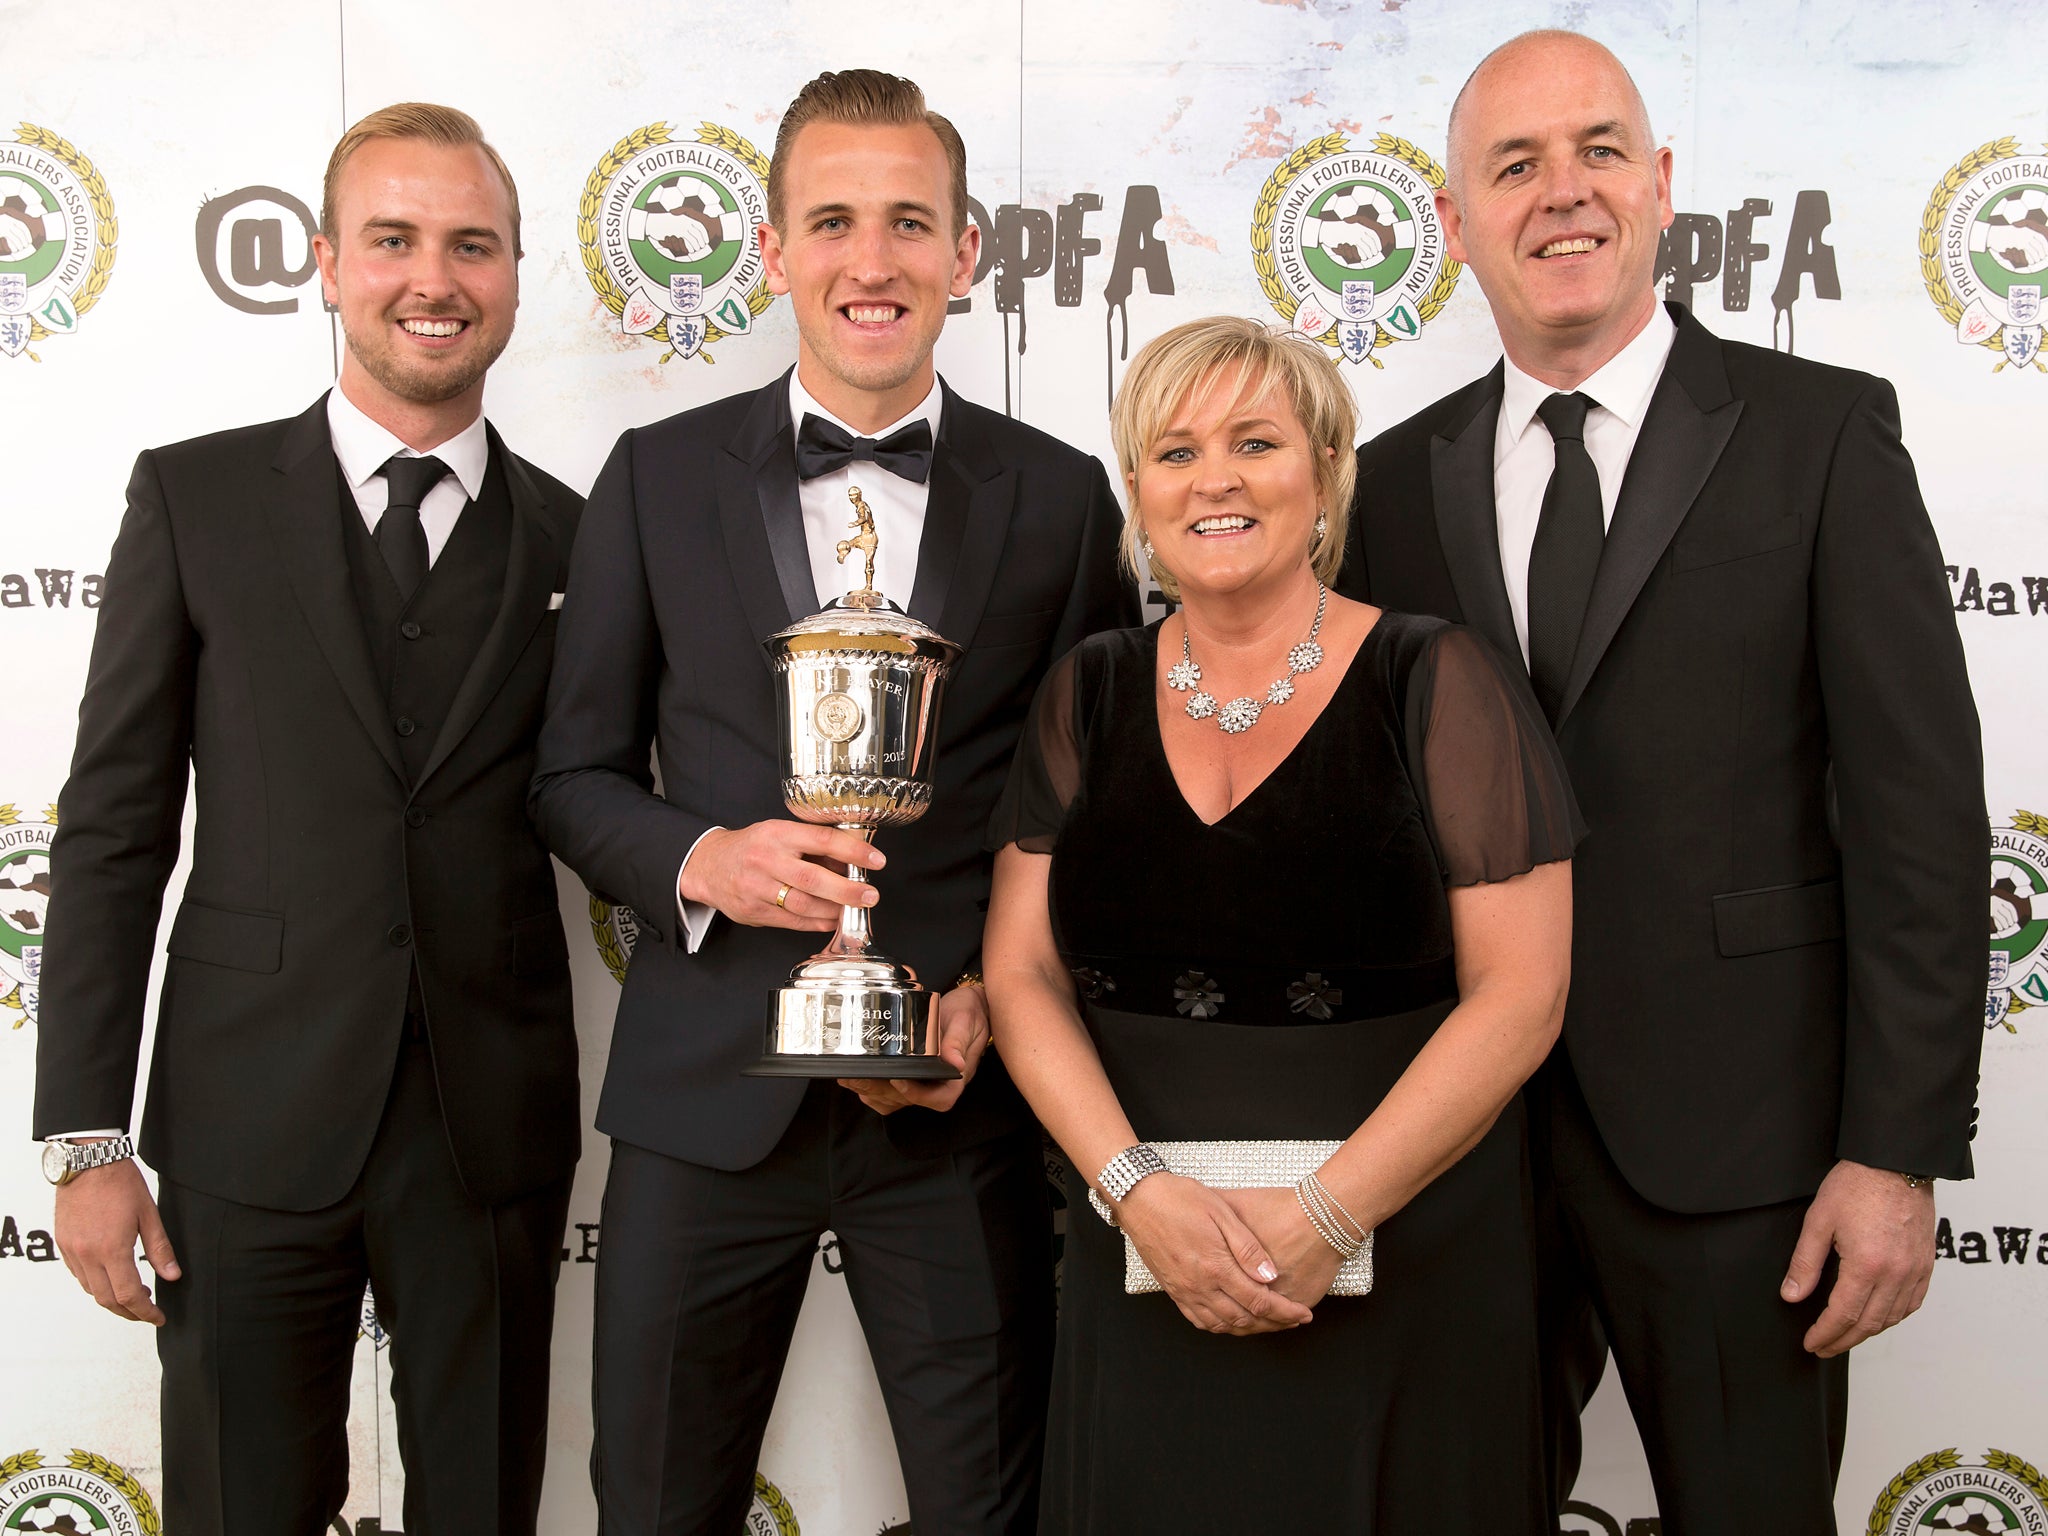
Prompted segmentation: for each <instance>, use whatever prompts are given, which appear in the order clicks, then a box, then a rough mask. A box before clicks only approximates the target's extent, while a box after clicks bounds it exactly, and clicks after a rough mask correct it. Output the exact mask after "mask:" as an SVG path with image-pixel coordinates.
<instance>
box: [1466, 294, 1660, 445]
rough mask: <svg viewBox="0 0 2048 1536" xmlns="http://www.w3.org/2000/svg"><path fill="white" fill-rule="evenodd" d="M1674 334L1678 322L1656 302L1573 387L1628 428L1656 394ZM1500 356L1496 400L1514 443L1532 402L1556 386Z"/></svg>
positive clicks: (1523, 428) (1530, 417)
mask: <svg viewBox="0 0 2048 1536" xmlns="http://www.w3.org/2000/svg"><path fill="white" fill-rule="evenodd" d="M1677 336H1678V327H1677V326H1676V325H1675V324H1674V323H1673V322H1672V319H1671V312H1670V311H1669V310H1667V309H1666V308H1665V307H1664V306H1663V305H1662V304H1658V305H1655V306H1653V308H1652V311H1651V314H1650V323H1649V324H1648V325H1646V326H1644V327H1643V328H1642V329H1641V330H1640V331H1637V332H1636V334H1635V336H1634V337H1633V338H1632V339H1631V340H1630V342H1629V344H1628V345H1627V346H1625V347H1623V348H1622V349H1621V350H1620V351H1619V352H1617V353H1615V354H1614V356H1612V357H1610V358H1609V359H1608V360H1607V361H1606V362H1604V363H1602V364H1601V365H1600V367H1599V368H1598V369H1596V370H1595V371H1594V373H1593V375H1592V376H1591V377H1590V378H1588V379H1587V380H1586V381H1585V382H1584V383H1583V384H1581V385H1580V386H1579V388H1578V393H1580V394H1583V395H1586V396H1588V397H1590V398H1591V400H1592V401H1593V403H1594V404H1595V405H1597V406H1599V407H1601V408H1602V409H1603V410H1606V411H1608V412H1610V413H1611V414H1613V415H1615V416H1619V417H1620V418H1621V419H1622V420H1623V421H1625V422H1627V423H1628V424H1629V425H1630V426H1631V427H1639V426H1641V425H1642V420H1643V413H1644V412H1645V411H1647V410H1648V409H1649V408H1650V396H1651V395H1653V394H1655V393H1656V390H1657V380H1658V379H1659V378H1660V377H1661V376H1662V375H1663V372H1664V360H1665V359H1666V358H1667V357H1669V356H1670V355H1671V343H1672V342H1673V341H1674V340H1676V339H1677ZM1502 361H1503V362H1504V363H1505V364H1506V365H1507V376H1506V381H1505V385H1504V387H1503V391H1502V394H1501V402H1500V419H1501V425H1502V426H1503V427H1504V428H1506V430H1507V434H1508V441H1509V442H1510V443H1519V442H1520V441H1521V440H1522V434H1523V433H1524V432H1526V431H1528V430H1529V423H1530V422H1531V421H1533V420H1535V418H1536V407H1537V406H1539V405H1541V404H1542V403H1543V402H1544V401H1545V400H1548V399H1549V398H1550V397H1551V396H1552V395H1554V394H1556V393H1557V389H1556V387H1555V386H1554V385H1550V384H1546V383H1544V382H1543V381H1542V380H1541V379H1539V378H1535V377H1533V376H1532V375H1530V374H1526V373H1524V372H1523V371H1522V370H1521V369H1519V368H1517V367H1516V366H1515V362H1514V359H1513V358H1504V359H1503V360H1502Z"/></svg>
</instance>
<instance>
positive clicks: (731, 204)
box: [576, 123, 774, 362]
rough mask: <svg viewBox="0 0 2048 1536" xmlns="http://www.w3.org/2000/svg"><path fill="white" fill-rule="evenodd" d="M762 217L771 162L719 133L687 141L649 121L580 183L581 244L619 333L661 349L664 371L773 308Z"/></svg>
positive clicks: (705, 128) (704, 128)
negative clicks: (758, 237)
mask: <svg viewBox="0 0 2048 1536" xmlns="http://www.w3.org/2000/svg"><path fill="white" fill-rule="evenodd" d="M767 219H768V161H767V159H766V158H765V157H764V156H763V155H762V154H761V152H760V151H759V150H757V149H756V148H754V146H753V145H752V144H749V143H748V142H747V141H746V140H745V139H743V138H741V137H740V136H739V135H738V134H736V133H734V132H733V131H732V130H731V129H730V128H721V127H719V126H718V125H717V124H716V123H701V124H699V125H698V128H697V136H696V138H695V140H694V141H691V140H681V141H679V140H674V139H671V138H670V136H669V128H668V124H666V123H651V124H649V125H648V126H647V127H645V128H636V129H634V130H633V131H632V132H631V133H629V134H627V135H626V136H625V137H624V138H623V139H621V140H619V142H618V143H616V144H614V145H613V146H612V147H611V149H610V151H609V152H607V153H606V155H605V156H604V158H603V159H601V160H599V161H598V162H597V166H596V168H595V169H594V170H592V171H591V173H590V176H589V178H588V179H587V180H586V181H585V182H584V183H583V200H582V202H581V204H580V205H579V206H578V209H577V217H576V238H577V240H578V242H579V243H580V244H581V245H582V248H583V270H584V272H585V274H586V275H587V276H588V277H589V279H590V286H591V287H592V288H593V289H594V290H595V291H596V293H597V296H598V297H599V298H600V299H602V300H603V301H604V306H605V308H606V309H609V310H610V311H611V312H612V314H613V315H614V316H616V317H617V319H618V322H619V329H620V331H621V332H623V333H624V334H625V335H627V336H651V337H653V338H654V339H655V340H656V341H664V342H667V343H668V351H666V352H664V353H662V355H661V359H660V360H661V361H662V362H667V361H668V360H669V358H671V357H685V358H687V357H694V356H696V355H697V354H698V353H699V352H700V351H703V350H704V348H706V347H707V346H709V345H710V344H711V343H713V342H717V341H723V340H724V339H725V338H726V337H728V336H743V335H745V334H746V333H747V332H748V331H749V330H751V329H753V325H754V321H755V319H756V318H757V317H759V316H760V314H761V313H762V312H763V311H764V310H766V309H767V308H768V306H769V305H770V304H771V303H773V302H774V295H773V294H771V293H769V291H768V285H767V283H766V282H765V281H764V279H763V276H762V260H761V249H760V246H759V245H758V244H757V243H756V241H755V239H754V231H755V230H756V229H757V228H759V227H760V226H761V225H762V224H764V223H766V222H767ZM704 356H705V360H706V361H709V360H710V356H711V354H710V353H709V352H705V353H704Z"/></svg>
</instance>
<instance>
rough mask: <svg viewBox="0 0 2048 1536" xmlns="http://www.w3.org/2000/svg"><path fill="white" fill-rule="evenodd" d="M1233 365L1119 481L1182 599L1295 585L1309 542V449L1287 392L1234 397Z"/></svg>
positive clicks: (1312, 512)
mask: <svg viewBox="0 0 2048 1536" xmlns="http://www.w3.org/2000/svg"><path fill="white" fill-rule="evenodd" d="M1240 384H1241V369H1240V368H1238V367H1235V366H1233V367H1229V368H1225V369H1223V370H1221V371H1219V372H1217V373H1214V374H1211V375H1210V376H1209V377H1208V378H1206V379H1204V380H1202V381H1201V382H1200V383H1199V384H1197V385H1196V387H1195V388H1194V389H1193V390H1191V391H1189V395H1188V398H1187V399H1186V400H1185V401H1183V402H1182V403H1181V405H1180V407H1179V408H1178V409H1177V410H1175V411H1174V412H1173V414H1172V415H1171V416H1170V417H1169V418H1168V420H1167V424H1166V428H1165V430H1164V431H1162V432H1161V433H1160V434H1159V436H1158V438H1157V440H1155V441H1154V442H1152V443H1150V444H1148V445H1147V447H1146V449H1145V453H1144V457H1143V458H1142V460H1141V461H1140V462H1139V465H1138V468H1137V469H1136V470H1135V471H1134V472H1132V473H1131V474H1130V475H1129V476H1128V477H1127V483H1128V485H1129V488H1130V493H1131V497H1132V503H1133V505H1134V506H1135V507H1136V508H1137V516H1138V518H1139V520H1140V521H1141V523H1142V524H1143V526H1144V530H1145V536H1146V537H1147V538H1149V539H1151V541H1152V558H1153V560H1154V561H1155V562H1156V563H1157V564H1158V565H1159V566H1160V567H1161V568H1162V569H1164V570H1165V571H1166V573H1167V574H1168V575H1169V576H1171V577H1172V578H1173V579H1174V580H1175V582H1176V583H1177V584H1178V585H1179V588H1180V593H1181V596H1182V598H1183V599H1188V598H1192V599H1194V600H1195V601H1200V599H1201V598H1202V597H1204V596H1222V595H1230V594H1240V593H1244V592H1247V591H1250V590H1252V589H1254V588H1259V587H1277V586H1281V585H1284V584H1285V583H1287V582H1291V581H1299V580H1301V579H1303V576H1302V573H1303V572H1305V571H1306V570H1307V569H1308V565H1309V546H1310V543H1311V541H1312V539H1313V537H1314V532H1315V521H1316V511H1317V507H1316V500H1317V496H1318V494H1319V491H1320V487H1319V486H1318V484H1317V479H1316V473H1315V460H1314V457H1313V455H1314V453H1315V448H1314V446H1313V444H1312V443H1311V442H1310V440H1309V434H1308V432H1307V430H1306V429H1305V428H1304V427H1303V426H1302V424H1301V421H1300V418H1299V417H1297V416H1296V414H1295V409H1294V404H1293V402H1292V401H1291V400H1289V399H1288V396H1287V391H1286V389H1285V388H1284V386H1282V385H1281V384H1279V383H1277V382H1276V383H1274V384H1273V385H1271V386H1270V387H1269V388H1267V389H1266V390H1264V391H1262V392H1261V393H1259V394H1257V395H1254V396H1252V397H1251V398H1249V399H1243V400H1240V399H1239V398H1238V395H1239V393H1240Z"/></svg>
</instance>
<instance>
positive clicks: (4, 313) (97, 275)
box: [0, 123, 120, 362]
mask: <svg viewBox="0 0 2048 1536" xmlns="http://www.w3.org/2000/svg"><path fill="white" fill-rule="evenodd" d="M119 233H120V225H119V224H118V222H117V221H116V220H115V218H114V199H113V196H112V194H110V193H109V192H108V191H107V184H106V182H105V181H104V180H102V179H101V177H100V173H99V172H98V171H97V170H96V169H94V167H93V163H92V162H91V161H90V160H88V159H86V157H85V156H84V155H82V154H80V153H79V151H78V148H77V146H75V145H73V144H72V143H70V142H69V141H68V140H66V139H62V138H60V137H58V136H57V135H56V134H54V133H52V132H50V130H49V129H47V128H38V127H37V126H36V125H35V124H34V123H23V124H22V125H21V128H20V130H19V131H18V132H17V133H16V134H15V136H14V138H13V139H11V140H0V356H4V357H24V356H25V357H27V358H28V359H29V361H31V362H40V361H42V359H41V358H39V357H37V356H36V354H35V353H34V352H32V351H30V350H29V349H30V348H31V347H33V346H34V345H35V344H36V343H37V342H39V341H42V340H45V339H46V338H48V337H51V336H68V335H70V334H71V333H72V332H73V331H75V330H77V329H78V322H79V319H80V317H81V316H83V315H84V314H85V313H86V311H87V310H89V309H91V308H92V307H93V305H95V304H97V303H98V302H99V301H100V295H101V294H102V293H104V292H105V291H106V287H107V279H108V278H109V277H111V276H112V275H113V271H114V242H115V239H116V237H117V236H118V235H119Z"/></svg>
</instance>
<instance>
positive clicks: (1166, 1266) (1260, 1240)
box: [1117, 1173, 1343, 1338]
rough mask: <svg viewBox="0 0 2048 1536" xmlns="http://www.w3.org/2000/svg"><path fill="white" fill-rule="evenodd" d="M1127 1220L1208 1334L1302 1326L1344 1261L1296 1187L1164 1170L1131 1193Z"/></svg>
mask: <svg viewBox="0 0 2048 1536" xmlns="http://www.w3.org/2000/svg"><path fill="white" fill-rule="evenodd" d="M1117 1222H1118V1224H1119V1225H1120V1226H1121V1227H1122V1228H1123V1229H1124V1231H1125V1232H1126V1233H1128V1234H1129V1236H1130V1239H1131V1241H1132V1242H1133V1243H1135V1244H1136V1245H1137V1248H1138V1253H1139V1255H1140V1256H1141V1257H1142V1258H1143V1259H1144V1260H1145V1264H1146V1266H1147V1267H1148V1268H1149V1269H1150V1270H1151V1271H1152V1273H1153V1275H1154V1276H1155V1277H1156V1278H1157V1279H1158V1281H1159V1284H1160V1285H1161V1287H1162V1288H1164V1290H1165V1291H1166V1294H1167V1295H1168V1296H1169V1297H1171V1298H1172V1299H1173V1304H1174V1305H1175V1306H1177V1307H1179V1308H1180V1312H1181V1316H1183V1317H1185V1318H1186V1319H1187V1320H1188V1321H1189V1322H1191V1323H1193V1324H1194V1325H1195V1326H1196V1327H1197V1328H1200V1329H1202V1330H1204V1331H1205V1332H1208V1333H1227V1334H1234V1335H1237V1336H1238V1337H1240V1338H1245V1337H1250V1336H1251V1335H1253V1334H1260V1333H1279V1332H1281V1331H1283V1330H1285V1329H1289V1328H1299V1327H1300V1326H1302V1325H1303V1324H1304V1323H1307V1322H1310V1321H1312V1320H1313V1318H1314V1313H1313V1312H1311V1310H1310V1308H1311V1307H1312V1306H1313V1305H1314V1304H1315V1303H1316V1302H1318V1301H1320V1300H1322V1298H1323V1295H1324V1293H1325V1292H1327V1291H1328V1290H1329V1288H1330V1283H1331V1281H1332V1280H1334V1279H1335V1278H1336V1274H1337V1268H1338V1265H1339V1264H1341V1263H1342V1262H1343V1260H1342V1258H1341V1256H1340V1255H1339V1254H1338V1253H1337V1251H1336V1250H1335V1249H1334V1248H1332V1247H1330V1245H1329V1244H1328V1243H1326V1242H1324V1241H1323V1240H1322V1238H1321V1237H1320V1236H1319V1235H1318V1234H1317V1233H1316V1230H1315V1228H1314V1227H1312V1226H1310V1225H1309V1223H1308V1220H1307V1218H1306V1217H1304V1216H1303V1214H1302V1212H1301V1209H1300V1207H1299V1205H1298V1204H1297V1203H1296V1200H1295V1197H1294V1191H1293V1190H1291V1189H1284V1188H1282V1189H1233V1190H1221V1189H1211V1188H1210V1187H1209V1186H1208V1185H1206V1184H1203V1183H1200V1182H1199V1181H1197V1180H1195V1179H1190V1178H1186V1177H1184V1176H1182V1175H1180V1174H1174V1173H1158V1174H1154V1175H1152V1176H1151V1177H1150V1178H1147V1179H1143V1180H1140V1181H1139V1183H1138V1184H1137V1185H1136V1186H1135V1187H1134V1188H1133V1189H1132V1190H1131V1192H1130V1193H1129V1194H1128V1195H1126V1196H1125V1197H1124V1199H1123V1201H1122V1203H1121V1204H1120V1205H1119V1206H1118V1207H1117Z"/></svg>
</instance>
